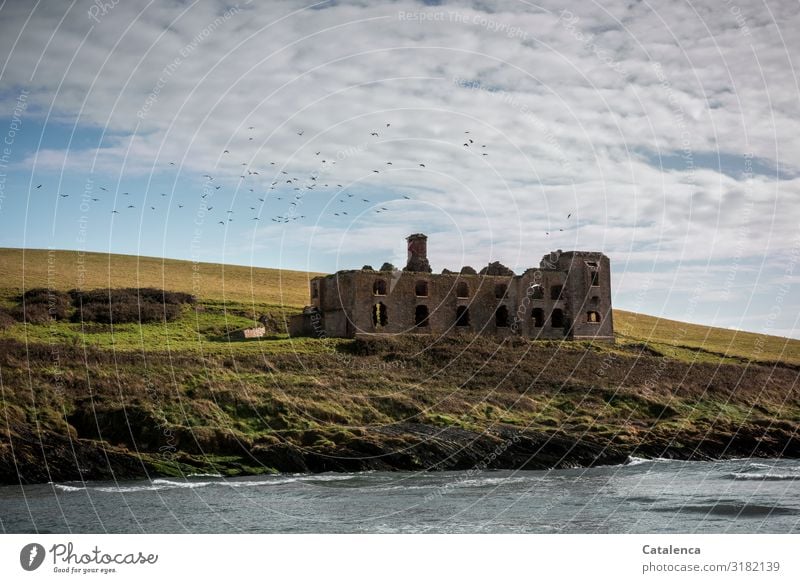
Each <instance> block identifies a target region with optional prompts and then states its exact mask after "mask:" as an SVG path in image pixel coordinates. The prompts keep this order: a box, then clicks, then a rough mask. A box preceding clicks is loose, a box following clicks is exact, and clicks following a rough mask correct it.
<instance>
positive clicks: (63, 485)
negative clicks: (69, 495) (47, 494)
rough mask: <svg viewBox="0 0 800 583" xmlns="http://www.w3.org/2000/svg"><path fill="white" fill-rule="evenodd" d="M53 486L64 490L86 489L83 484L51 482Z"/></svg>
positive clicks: (76, 490)
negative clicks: (72, 484) (73, 484)
mask: <svg viewBox="0 0 800 583" xmlns="http://www.w3.org/2000/svg"><path fill="white" fill-rule="evenodd" d="M51 485H52V486H53V487H54V488H58V489H59V490H62V491H64V492H80V491H81V490H86V488H85V487H84V486H70V485H69V484H52V482H51Z"/></svg>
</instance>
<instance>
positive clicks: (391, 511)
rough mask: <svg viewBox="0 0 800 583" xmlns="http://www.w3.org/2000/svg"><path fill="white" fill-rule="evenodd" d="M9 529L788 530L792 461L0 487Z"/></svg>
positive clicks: (797, 465) (794, 494) (799, 479)
mask: <svg viewBox="0 0 800 583" xmlns="http://www.w3.org/2000/svg"><path fill="white" fill-rule="evenodd" d="M0 531H2V532H6V533H792V532H798V531H800V461H798V460H766V459H739V460H729V461H716V462H713V461H712V462H687V461H671V460H660V459H657V460H644V459H637V458H632V459H630V460H629V463H627V464H624V465H620V466H607V467H595V468H582V469H565V470H548V471H479V470H465V471H451V472H364V473H350V474H346V473H335V474H334V473H331V474H313V475H312V474H277V475H268V476H253V477H241V478H224V477H222V476H218V475H207V474H206V475H193V476H187V477H186V478H183V479H177V478H169V479H167V478H158V479H152V480H137V481H125V482H65V483H50V484H38V485H26V486H4V487H0Z"/></svg>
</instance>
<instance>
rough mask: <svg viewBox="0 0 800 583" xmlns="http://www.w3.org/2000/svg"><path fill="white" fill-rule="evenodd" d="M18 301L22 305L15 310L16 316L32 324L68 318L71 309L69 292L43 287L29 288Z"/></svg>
mask: <svg viewBox="0 0 800 583" xmlns="http://www.w3.org/2000/svg"><path fill="white" fill-rule="evenodd" d="M17 301H18V302H19V303H20V305H19V307H18V308H17V309H16V310H14V314H15V316H16V318H17V319H18V320H20V321H23V320H24V321H26V322H30V323H31V324H43V323H45V322H49V321H50V320H51V319H53V320H66V319H67V318H68V317H69V313H70V311H71V309H70V296H69V294H68V293H66V292H62V291H58V290H50V289H47V288H43V287H37V288H32V289H29V290H28V291H26V292H25V293H24V294H22V297H20V298H18V300H17Z"/></svg>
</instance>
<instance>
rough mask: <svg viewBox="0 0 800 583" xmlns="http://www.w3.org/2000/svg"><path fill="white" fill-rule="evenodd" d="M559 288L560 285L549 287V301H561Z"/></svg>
mask: <svg viewBox="0 0 800 583" xmlns="http://www.w3.org/2000/svg"><path fill="white" fill-rule="evenodd" d="M561 288H562V286H560V285H554V286H551V287H550V299H551V300H560V299H561Z"/></svg>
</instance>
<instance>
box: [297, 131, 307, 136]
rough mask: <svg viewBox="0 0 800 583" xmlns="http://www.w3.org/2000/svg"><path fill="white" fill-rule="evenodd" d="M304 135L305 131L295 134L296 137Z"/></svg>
mask: <svg viewBox="0 0 800 583" xmlns="http://www.w3.org/2000/svg"><path fill="white" fill-rule="evenodd" d="M304 133H306V131H305V130H300V131H299V132H297V135H298V136H302V135H303V134H304Z"/></svg>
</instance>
